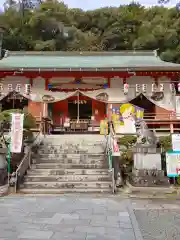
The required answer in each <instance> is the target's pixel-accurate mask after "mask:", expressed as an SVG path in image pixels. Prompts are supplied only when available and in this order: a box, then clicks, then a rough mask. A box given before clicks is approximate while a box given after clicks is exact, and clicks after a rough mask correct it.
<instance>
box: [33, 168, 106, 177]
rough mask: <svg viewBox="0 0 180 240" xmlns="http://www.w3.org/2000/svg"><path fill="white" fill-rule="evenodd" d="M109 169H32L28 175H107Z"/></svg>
mask: <svg viewBox="0 0 180 240" xmlns="http://www.w3.org/2000/svg"><path fill="white" fill-rule="evenodd" d="M107 174H109V171H108V169H102V168H101V169H30V170H28V176H34V175H41V176H51V175H53V176H54V175H107Z"/></svg>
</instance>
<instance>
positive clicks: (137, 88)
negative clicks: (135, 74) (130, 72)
mask: <svg viewBox="0 0 180 240" xmlns="http://www.w3.org/2000/svg"><path fill="white" fill-rule="evenodd" d="M139 92H140V84H136V93H139Z"/></svg>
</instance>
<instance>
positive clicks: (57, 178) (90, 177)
mask: <svg viewBox="0 0 180 240" xmlns="http://www.w3.org/2000/svg"><path fill="white" fill-rule="evenodd" d="M24 180H25V182H65V181H67V182H69V181H70V182H72V181H73V182H80V181H83V182H88V181H96V182H97V181H110V180H111V177H110V175H109V174H106V175H102V176H100V175H69V174H68V175H60V176H57V175H55V176H52V175H51V176H48V175H47V176H42V175H33V176H29V175H27V176H26V177H25V179H24Z"/></svg>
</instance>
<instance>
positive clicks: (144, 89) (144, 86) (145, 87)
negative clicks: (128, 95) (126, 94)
mask: <svg viewBox="0 0 180 240" xmlns="http://www.w3.org/2000/svg"><path fill="white" fill-rule="evenodd" d="M142 92H143V93H146V92H147V84H143V85H142Z"/></svg>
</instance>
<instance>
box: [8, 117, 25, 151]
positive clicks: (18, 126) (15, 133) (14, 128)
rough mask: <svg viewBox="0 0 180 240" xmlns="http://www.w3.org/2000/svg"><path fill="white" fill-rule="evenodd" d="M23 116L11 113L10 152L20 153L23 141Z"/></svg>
mask: <svg viewBox="0 0 180 240" xmlns="http://www.w3.org/2000/svg"><path fill="white" fill-rule="evenodd" d="M23 122H24V114H20V113H12V123H11V149H10V150H11V152H13V153H20V152H21V148H22V139H23Z"/></svg>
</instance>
